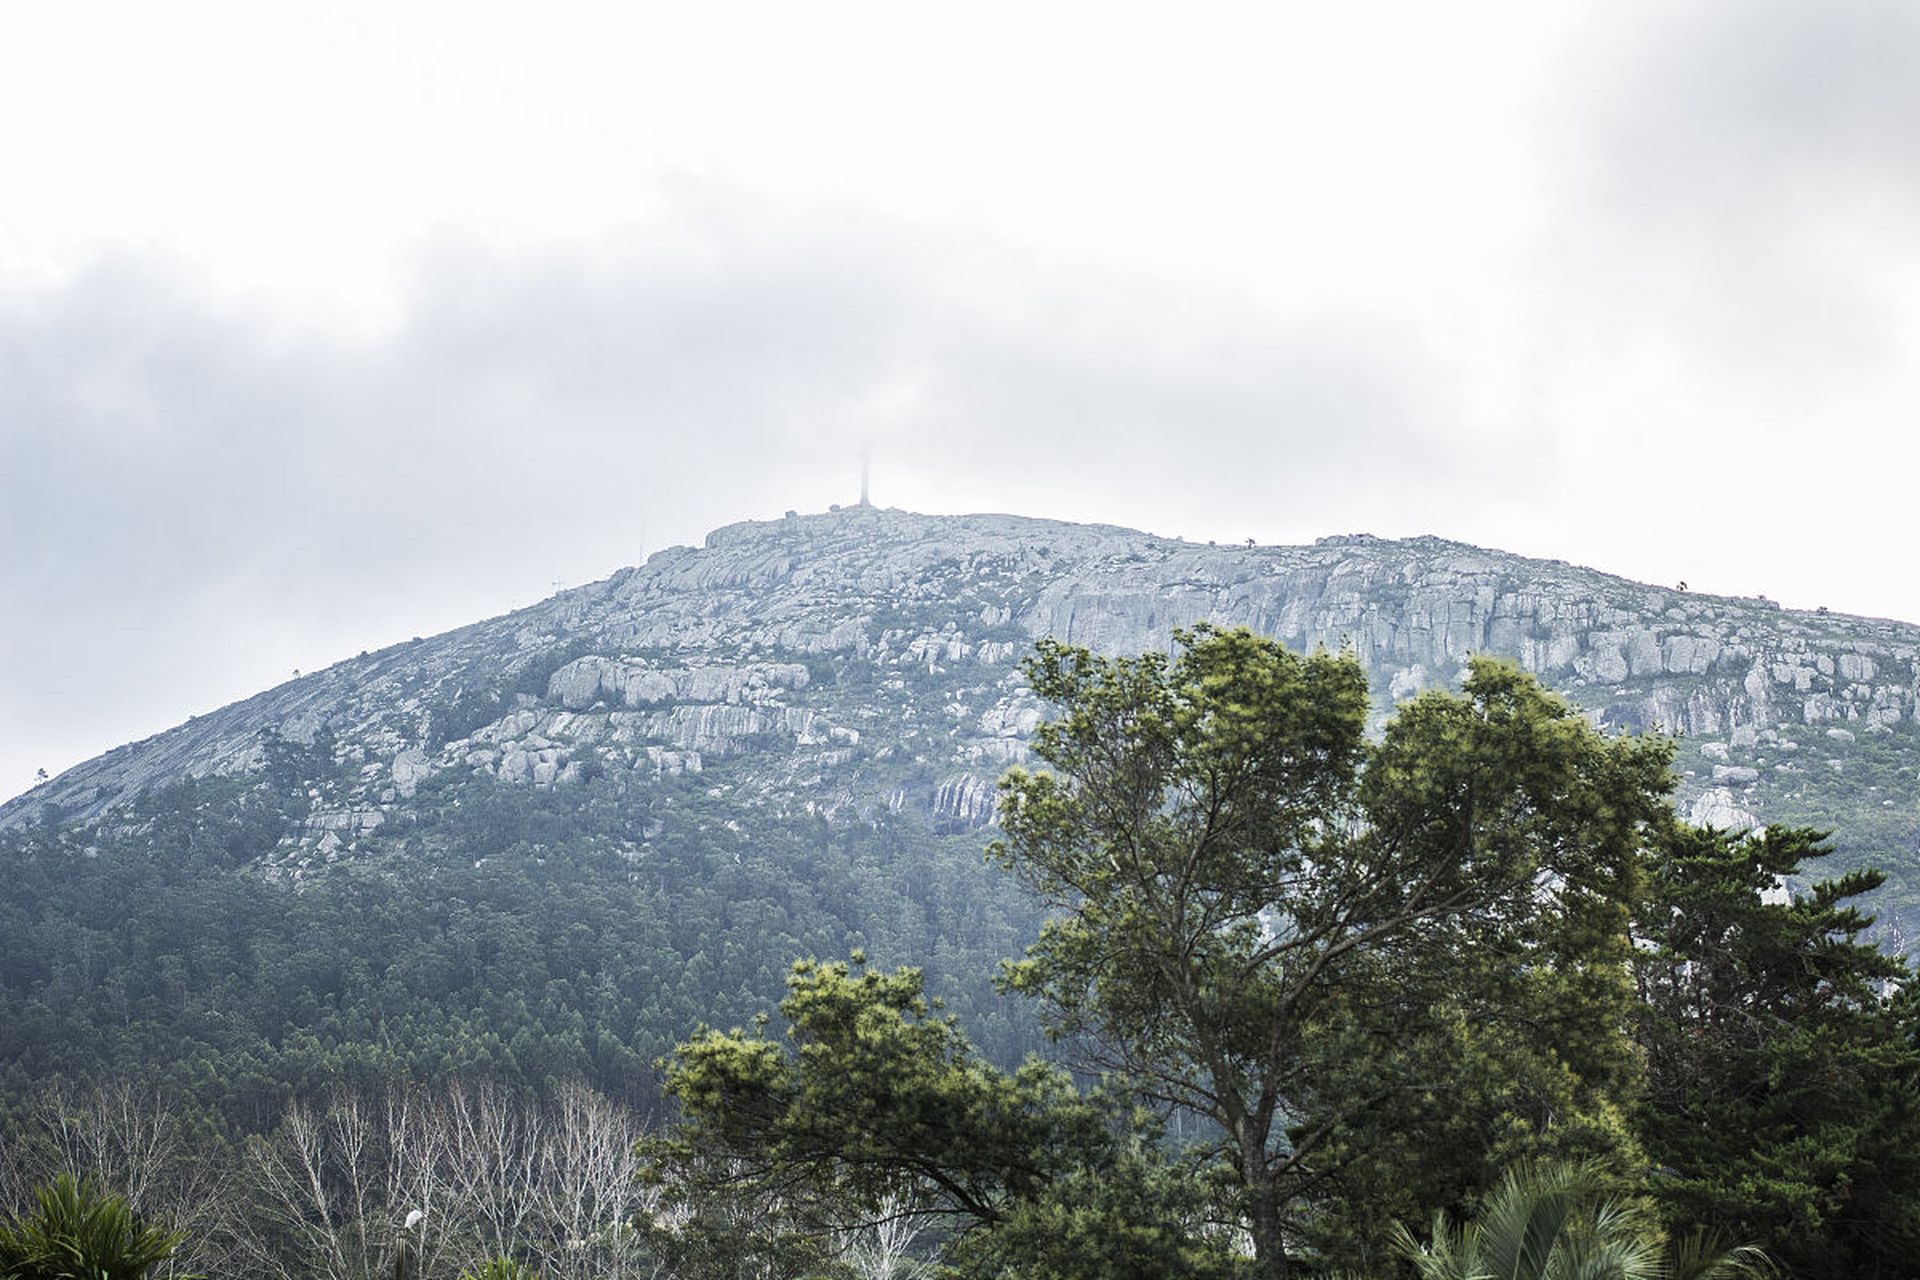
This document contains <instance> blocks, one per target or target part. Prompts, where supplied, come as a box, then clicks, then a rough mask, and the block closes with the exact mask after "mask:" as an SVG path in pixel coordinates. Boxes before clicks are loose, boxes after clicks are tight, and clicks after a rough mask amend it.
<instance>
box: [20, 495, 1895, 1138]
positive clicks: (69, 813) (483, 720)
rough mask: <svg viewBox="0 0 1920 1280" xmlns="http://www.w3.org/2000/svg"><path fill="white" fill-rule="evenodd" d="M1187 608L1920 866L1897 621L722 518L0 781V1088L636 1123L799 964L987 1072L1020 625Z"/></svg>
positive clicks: (1431, 552) (1241, 558) (1364, 555)
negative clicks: (964, 1041) (890, 977)
mask: <svg viewBox="0 0 1920 1280" xmlns="http://www.w3.org/2000/svg"><path fill="white" fill-rule="evenodd" d="M1201 619H1208V620H1211V621H1214V622H1216V623H1221V624H1245V625H1247V626H1250V627H1254V628H1257V629H1259V630H1262V631H1265V632H1268V633H1270V634H1273V635H1276V636H1278V637H1280V638H1282V639H1284V640H1285V641H1287V642H1288V643H1290V644H1292V645H1295V646H1302V647H1304V646H1311V645H1316V644H1326V645H1351V646H1352V647H1353V648H1354V650H1355V651H1356V652H1357V653H1358V655H1359V656H1360V657H1361V658H1362V659H1363V661H1364V662H1365V664H1366V666H1367V668H1368V670H1369V672H1370V678H1371V681H1372V684H1373V687H1374V692H1375V695H1376V697H1375V707H1376V716H1384V715H1385V713H1386V710H1387V709H1388V708H1389V707H1391V705H1392V704H1393V702H1394V701H1395V700H1397V699H1402V698H1405V697H1407V696H1409V695H1410V694H1412V693H1413V692H1414V691H1416V690H1418V689H1420V688H1422V687H1425V686H1429V685H1434V684H1444V683H1446V682H1448V681H1450V680H1452V679H1454V678H1455V677H1456V676H1457V675H1458V673H1459V671H1460V669H1461V665H1462V663H1463V661H1464V660H1465V659H1466V657H1467V656H1468V655H1469V654H1472V653H1475V652H1481V651H1488V652H1493V653H1498V654H1503V655H1506V656H1508V657H1512V658H1514V659H1516V660H1518V661H1519V662H1520V663H1522V664H1523V665H1525V666H1526V667H1528V668H1529V669H1531V670H1533V671H1536V672H1538V673H1539V674H1540V675H1541V676H1542V677H1543V678H1544V679H1545V680H1546V681H1547V682H1548V683H1549V684H1550V685H1551V686H1553V687H1554V688H1556V689H1559V690H1561V691H1562V692H1564V693H1565V694H1567V695H1568V696H1569V697H1571V698H1573V699H1575V700H1576V701H1578V702H1579V703H1580V704H1582V705H1584V706H1586V707H1588V708H1590V709H1591V712H1592V714H1593V715H1594V716H1595V717H1596V718H1597V719H1598V720H1599V721H1600V722H1602V723H1603V724H1606V725H1609V726H1616V727H1619V728H1623V729H1653V728H1666V729H1671V730H1674V731H1677V732H1679V733H1681V734H1683V735H1685V736H1684V737H1683V738H1682V739H1681V741H1680V746H1679V762H1680V765H1681V767H1682V769H1683V771H1684V774H1685V776H1684V779H1683V784H1682V788H1681V800H1682V803H1683V805H1684V806H1685V807H1686V808H1687V809H1688V810H1689V811H1690V813H1691V814H1692V815H1693V816H1694V817H1695V818H1697V819H1702V820H1709V821H1713V822H1715V823H1720V824H1734V825H1745V824H1747V823H1749V822H1752V821H1760V822H1783V821H1792V822H1811V823H1816V824H1818V825H1822V826H1829V827H1833V828H1835V829H1836V830H1837V831H1838V833H1839V835H1838V839H1837V843H1838V845H1839V856H1838V857H1837V858H1836V859H1835V860H1834V861H1836V862H1838V863H1842V864H1846V863H1858V862H1868V861H1870V862H1876V863H1879V864H1882V865H1884V866H1886V867H1888V868H1889V869H1890V870H1891V871H1892V872H1893V880H1892V882H1891V883H1890V884H1889V885H1888V887H1887V888H1886V889H1884V890H1882V891H1881V893H1880V894H1879V895H1878V897H1877V906H1878V909H1879V910H1880V911H1881V912H1882V913H1883V919H1885V920H1886V921H1887V928H1888V930H1889V933H1890V934H1891V936H1892V938H1893V940H1894V941H1895V942H1896V943H1900V942H1902V941H1903V940H1904V937H1905V936H1911V934H1912V931H1913V929H1914V927H1915V925H1916V923H1917V922H1920V921H1917V919H1916V917H1917V915H1920V913H1916V911H1915V909H1914V907H1915V903H1916V891H1917V890H1920V856H1917V855H1916V848H1917V847H1920V803H1917V802H1916V786H1915V776H1916V775H1915V766H1916V763H1920V725H1916V721H1915V711H1916V707H1915V695H1916V686H1917V684H1920V669H1917V667H1916V661H1917V659H1916V655H1920V628H1915V627H1912V626H1907V625H1903V624H1897V623H1892V622H1883V621H1876V620H1871V619H1863V618H1850V617H1840V616H1837V615H1828V614H1818V613H1814V614H1808V613H1793V612H1787V611H1783V610H1781V609H1778V608H1775V607H1774V606H1772V605H1770V604H1768V603H1766V602H1764V601H1750V600H1724V599H1714V598H1710V597H1705V596H1699V595H1690V594H1686V593H1683V592H1679V591H1673V590H1666V589H1662V588H1657V587H1649V586H1642V585H1638V584H1635V583H1632V582H1627V581H1624V580H1622V579H1619V578H1614V577H1609V576H1606V575H1604V574H1600V573H1596V572H1593V571H1591V570H1586V569H1580V568H1575V567H1572V566H1569V565H1566V564H1562V563H1557V562H1542V561H1534V560H1527V559H1523V558H1520V557H1517V556H1512V555H1506V554H1502V553H1499V552H1492V551H1484V550H1480V549H1478V548H1474V547H1469V546H1464V545H1461V544H1458V543H1450V542H1443V541H1439V540H1436V539H1425V538H1423V539H1413V540H1408V541H1400V542H1390V541H1382V540H1379V539H1374V538H1368V537H1350V538H1335V539H1328V540H1324V541H1322V542H1321V543H1318V544H1316V545H1314V546H1311V547H1245V546H1235V547H1213V546H1196V545H1193V544H1189V543H1184V542H1179V541H1173V540H1169V539H1164V538H1156V537H1153V536H1150V535H1147V534H1144V533H1136V532H1131V531H1128V530H1124V529H1116V528H1107V527H1090V526H1081V525H1070V524H1060V523H1055V522H1049V521H1043V520H1029V519H1017V518H1013V517H1008V516H956V517H943V516H920V515H912V514H908V513H904V512H898V511H878V510H872V509H867V508H855V509H852V510H847V511H839V512H831V513H827V514H824V515H813V516H804V517H803V516H794V517H789V518H787V519H784V520H776V521H767V522H757V523H749V524H741V525H735V526H731V527H728V528H725V529H721V530H719V531H717V532H715V533H714V534H713V535H712V536H711V537H710V538H709V539H708V543H707V545H706V546H705V547H704V548H701V549H697V550H696V549H690V548H675V549H671V550H668V551H663V552H660V553H658V554H656V555H654V556H652V557H651V558H650V559H649V560H648V561H647V563H646V564H645V565H644V566H643V567H640V568H636V569H629V570H625V571H623V572H621V573H618V574H616V575H614V576H613V577H611V578H609V579H607V580H606V581H605V582H601V583H596V584H593V585H591V586H586V587H581V588H579V589H576V590H573V591H568V592H565V593H563V594H561V595H559V596H556V597H554V598H553V599H551V600H548V601H545V602H544V603H542V604H539V605H537V606H534V607H533V608H530V609H525V610H521V611H519V612H516V613H513V614H509V615H506V616H504V617H500V618H495V619H491V620H488V621H485V622H481V623H477V624H475V625H473V626H469V627H465V628H462V629H460V630H457V631H453V632H449V633H447V634H445V635H441V636H435V637H431V638H427V639H421V640H415V641H411V642H409V643H406V644H401V645H397V646H394V647H392V648H389V649H386V650H383V651H381V652H379V653H374V654H368V655H364V656H362V657H359V658H355V659H352V660H349V661H347V662H343V663H340V664H338V665H337V666H334V667H332V668H330V669H328V670H326V671H322V672H318V673H315V674H313V675H309V676H306V677H303V678H301V679H297V680H294V681H292V682H290V683H288V684H285V685H282V686H280V687H279V688H276V689H272V690H269V691H267V692H265V693H262V694H260V695H258V696H256V697H254V698H251V699H248V700H247V701H245V702H241V703H237V704H235V705H233V706H230V707H226V708H223V709H221V710H218V711H215V712H213V713H211V714H208V715H204V716H199V717H196V718H194V719H193V720H191V721H189V722H188V723H186V724H184V725H181V726H179V727H178V728H175V729H173V730H170V731H168V732H166V733H163V734H159V735H157V736H155V737H153V738H150V739H148V740H146V741H144V742H138V743H133V744H131V745H128V746H125V747H122V748H120V749H118V750H116V751H113V752H110V753H108V754H107V755H104V756H102V757H100V758H99V759H97V760H94V761H92V762H90V763H88V764H85V765H82V766H80V767H78V768H75V769H73V770H70V771H68V772H67V773H65V774H63V775H61V776H60V777H58V778H56V779H54V780H52V781H51V782H48V783H47V784H45V785H43V786H41V787H40V788H38V789H36V790H35V791H33V792H31V793H29V794H28V795H26V796H23V797H21V798H19V799H17V800H15V801H14V802H12V803H11V804H9V805H7V806H6V807H5V808H4V810H0V865H3V866H4V867H5V868H6V873H7V875H8V878H9V893H8V894H7V895H5V896H4V897H0V937H4V938H6V939H7V940H8V945H7V946H6V947H4V948H0V1106H4V1105H5V1104H6V1102H7V1100H8V1099H9V1098H18V1097H22V1096H25V1094H26V1092H27V1091H29V1090H30V1089H31V1088H32V1087H34V1086H35V1084H36V1082H40V1081H44V1080H46V1079H48V1078H50V1077H56V1076H64V1077H68V1078H76V1077H77V1078H88V1077H92V1078H103V1077H105V1078H126V1077H128V1076H142V1077H152V1078H154V1079H155V1080H156V1081H157V1082H158V1083H159V1084H161V1085H162V1086H163V1087H167V1088H170V1089H172V1090H174V1091H176V1092H177V1093H179V1094H182V1095H186V1096H191V1097H193V1098H195V1099H196V1100H197V1102H196V1105H199V1106H203V1107H205V1108H208V1109H210V1110H211V1111H212V1112H214V1113H217V1115H218V1116H220V1117H221V1118H222V1121H223V1122H224V1123H225V1124H227V1125H229V1126H232V1127H233V1128H234V1129H235V1130H236V1131H250V1130H255V1129H258V1128H260V1127H261V1126H264V1125H267V1124H269V1123H271V1121H272V1118H273V1117H274V1116H276V1115H277V1114H278V1113H279V1110H280V1108H282V1107H283V1106H284V1105H285V1104H286V1102H287V1100H288V1099H289V1098H293V1097H299V1096H305V1095H307V1094H309V1093H311V1091H312V1090H313V1089H314V1088H316V1087H317V1086H318V1083H319V1082H335V1083H339V1082H355V1081H357V1082H360V1083H361V1084H363V1085H365V1086H366V1087H369V1088H372V1087H377V1086H378V1085H379V1083H380V1082H381V1081H382V1080H386V1079H390V1078H392V1077H393V1076H394V1075H395V1074H396V1073H397V1074H400V1075H403V1076H406V1077H409V1078H414V1079H451V1078H455V1077H459V1078H472V1077H481V1078H487V1079H493V1080H497V1081H499V1082H501V1083H503V1084H505V1085H507V1086H509V1087H516V1088H542V1087H545V1086H546V1084H550V1083H551V1082H554V1081H558V1080H566V1079H575V1078H584V1079H586V1080H588V1081H589V1082H590V1083H592V1084H594V1085H595V1086H596V1087H598V1088H600V1089H603V1090H606V1091H608V1092H610V1093H612V1094H614V1095H615V1096H618V1097H622V1098H625V1099H627V1100H629V1101H632V1102H634V1103H635V1104H637V1105H640V1106H643V1107H652V1106H654V1105H656V1104H657V1102H658V1094H657V1089H658V1076H657V1073H656V1070H655V1067H654V1064H655V1062H656V1061H657V1060H658V1058H659V1057H660V1055H662V1054H664V1053H666V1052H667V1051H668V1050H669V1049H670V1048H671V1047H672V1046H673V1045H674V1044H675V1043H677V1042H678V1041H679V1040H681V1039H682V1038H684V1037H685V1036H686V1035H688V1034H689V1033H690V1032H691V1031H692V1030H693V1029H694V1028H695V1027H696V1026H697V1025H699V1024H701V1023H703V1022H704V1023H707V1024H710V1025H720V1026H726V1025H730V1024H732V1023H735V1022H740V1021H743V1020H746V1019H749V1018H751V1017H752V1016H753V1015H754V1014H755V1013H757V1012H758V1011H760V1010H763V1009H765V1008H767V1007H768V1006H769V1005H770V1004H771V1003H772V1002H773V1001H774V1000H775V999H777V998H778V995H779V993H780V990H781V983H782V979H783V976H784V974H785V973H786V970H787V966H788V964H789V963H790V962H791V961H792V960H793V959H794V958H795V957H797V956H806V955H814V956H842V955H846V954H848V953H849V952H850V951H852V950H853V949H855V948H862V949H864V950H866V951H867V953H868V954H869V955H870V956H871V957H872V959H873V961H874V962H875V963H876V964H882V965H892V964H915V965H919V966H922V967H924V968H925V969H926V971H927V975H928V984H929V989H930V990H931V991H933V992H934V993H936V994H938V995H939V996H940V997H941V998H942V999H944V1000H945V1001H946V1003H947V1007H948V1008H949V1009H950V1010H952V1011H953V1012H954V1013H956V1014H957V1015H958V1016H960V1017H961V1018H962V1020H963V1022H964V1023H965V1025H966V1026H967V1027H968V1028H969V1029H970V1031H971V1032H972V1034H973V1036H974V1038H975V1040H976V1042H977V1043H978V1044H980V1046H981V1047H982V1049H983V1051H985V1052H986V1053H987V1054H988V1055H989V1056H990V1057H991V1058H993V1059H994V1060H996V1061H1000V1062H1014V1061H1018V1060H1019V1059H1020V1058H1021V1056H1023V1055H1024V1054H1026V1053H1029V1052H1032V1051H1035V1050H1037V1049H1040V1048H1042V1047H1043V1041H1042V1039H1041V1037H1040V1034H1039V1030H1038V1028H1037V1026H1036V1024H1035V1022H1034V1020H1033V1016H1032V1012H1031V1010H1030V1009H1028V1008H1027V1007H1025V1005H1024V1003H1023V1002H1021V1001H1019V1000H1017V999H1014V998H1012V997H1008V996H1003V995H1001V994H999V993H997V992H996V991H995V990H994V989H993V986H992V983H991V975H992V974H993V973H994V972H996V970H997V966H998V962H999V961H1000V960H1001V959H1002V958H1003V957H1008V956H1012V955H1016V954H1018V953H1019V952H1020V950H1021V949H1022V948H1023V947H1024V946H1025V945H1026V944H1027V943H1028V942H1029V941H1031V939H1032V938H1033V937H1034V936H1035V933H1036V931H1037V930H1038V927H1039V923H1040V920H1039V910H1038V908H1037V906H1036V904H1035V903H1034V902H1033V901H1032V900H1031V899H1030V898H1029V897H1028V896H1027V895H1026V894H1025V893H1024V892H1023V891H1022V890H1021V889H1020V888H1019V887H1018V885H1017V884H1016V883H1015V882H1014V881H1013V879H1012V878H1011V877H1009V876H1006V875H1004V874H1002V873H1000V872H999V871H997V870H995V869H994V868H991V867H989V866H987V865H985V864H984V863H983V861H982V858H981V848H982V845H983V844H984V842H985V840H986V839H987V837H988V834H989V833H988V831H987V830H986V828H987V827H989V826H990V824H991V822H992V819H993V814H994V804H995V789H994V782H995V779H996V777H997V776H998V774H999V773H1000V772H1001V771H1002V770H1003V769H1004V768H1005V767H1006V766H1007V765H1008V764H1010V763H1012V762H1015V761H1019V760H1021V759H1023V758H1024V757H1025V755H1026V751H1027V745H1026V744H1027V739H1028V735H1029V734H1030V733H1031V731H1032V730H1033V728H1034V726H1035V725H1036V724H1037V723H1038V722H1039V720H1040V718H1041V717H1042V716H1043V715H1044V714H1045V708H1044V707H1043V706H1042V705H1041V704H1040V703H1039V702H1038V701H1037V699H1036V698H1035V697H1034V696H1033V694H1032V693H1031V691H1030V690H1028V688H1027V687H1026V685H1025V682H1024V679H1023V677H1022V675H1021V673H1020V671H1019V661H1020V658H1021V656H1022V655H1023V654H1024V653H1025V652H1026V651H1027V650H1028V648H1029V647H1030V645H1031V642H1032V641H1033V639H1034V638H1035V637H1039V636H1047V635H1052V636H1058V637H1061V638H1063V639H1066V640H1069V641H1073V642H1076V643H1081V644H1087V645H1091V646H1095V647H1098V648H1101V649H1104V650H1109V651H1133V650H1142V649H1146V648H1150V647H1159V646H1165V645H1167V644H1168V643H1169V641H1170V640H1171V638H1172V634H1173V631H1174V629H1175V628H1176V627H1179V626H1182V625H1184V624H1187V623H1191V622H1195V621H1198V620H1201Z"/></svg>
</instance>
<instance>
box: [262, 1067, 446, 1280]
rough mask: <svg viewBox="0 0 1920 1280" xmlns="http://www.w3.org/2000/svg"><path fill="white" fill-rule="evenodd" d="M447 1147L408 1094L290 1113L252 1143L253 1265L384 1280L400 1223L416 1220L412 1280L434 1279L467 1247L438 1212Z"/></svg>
mask: <svg viewBox="0 0 1920 1280" xmlns="http://www.w3.org/2000/svg"><path fill="white" fill-rule="evenodd" d="M450 1147H451V1143H450V1141H449V1138H448V1135H447V1133H446V1128H445V1125H444V1124H443V1123H440V1122H438V1120H437V1118H436V1117H435V1116H434V1115H433V1114H432V1111H431V1109H430V1108H429V1107H428V1106H427V1104H426V1102H425V1100H424V1099H423V1098H422V1097H421V1096H420V1095H419V1094H418V1093H416V1092H415V1091H413V1090H408V1089H394V1090H390V1091H388V1092H387V1093H386V1094H385V1095H384V1096H383V1097H381V1098H379V1099H377V1100H374V1101H371V1102H369V1101H368V1100H366V1099H364V1098H362V1097H360V1096H358V1095H355V1094H346V1095H342V1096H340V1097H336V1098H334V1099H332V1100H331V1101H329V1102H327V1103H326V1104H325V1105H324V1107H322V1108H315V1107H311V1106H307V1105H304V1104H300V1103H296V1104H294V1105H293V1106H292V1107H290V1108H289V1109H288V1111H287V1115H286V1118H285V1119H284V1120H283V1121H282V1122H281V1125H280V1128H279V1129H278V1130H277V1131H276V1132H275V1133H274V1135H273V1136H272V1137H270V1138H259V1139H255V1140H254V1141H253V1142H252V1143H251V1144H249V1148H248V1156H249V1159H248V1166H249V1171H250V1174H251V1180H252V1191H253V1197H252V1200H253V1203H252V1213H251V1214H250V1215H249V1219H250V1220H249V1224H248V1225H249V1227H250V1230H248V1231H247V1232H246V1233H245V1239H246V1243H247V1245H248V1250H247V1252H248V1256H249V1260H250V1262H251V1263H252V1264H253V1267H254V1268H255V1269H256V1270H257V1271H258V1272H259V1273H260V1274H263V1275H270V1276H279V1277H283V1278H284V1280H307V1278H308V1277H313V1276H323V1277H325V1278H326V1280H385V1277H386V1276H387V1274H388V1273H389V1272H390V1270H391V1268H392V1265H393V1257H394V1250H395V1249H396V1247H397V1246H398V1244H399V1242H400V1233H401V1230H402V1224H403V1223H405V1222H406V1220H407V1218H408V1216H409V1215H410V1214H412V1213H414V1212H415V1211H418V1212H419V1214H420V1215H421V1216H420V1218H419V1219H418V1221H417V1224H416V1225H415V1226H414V1227H413V1228H412V1229H411V1231H409V1232H408V1241H409V1243H408V1249H409V1253H410V1255H411V1257H412V1259H413V1268H414V1274H415V1275H417V1276H420V1277H423V1278H424V1277H429V1276H433V1275H437V1274H438V1273H439V1272H440V1271H441V1270H443V1269H444V1263H445V1262H446V1261H447V1260H449V1259H452V1258H458V1257H460V1256H461V1255H462V1254H463V1253H464V1252H465V1246H466V1244H467V1241H466V1240H464V1239H462V1238H461V1226H462V1224H461V1223H460V1222H459V1221H458V1218H457V1215H455V1214H452V1213H448V1212H444V1211H443V1210H444V1208H445V1205H444V1204H443V1200H444V1199H446V1198H447V1197H443V1196H442V1194H441V1193H442V1190H443V1188H444V1187H445V1186H446V1183H447V1178H446V1162H447V1157H448V1152H449V1149H450Z"/></svg>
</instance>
